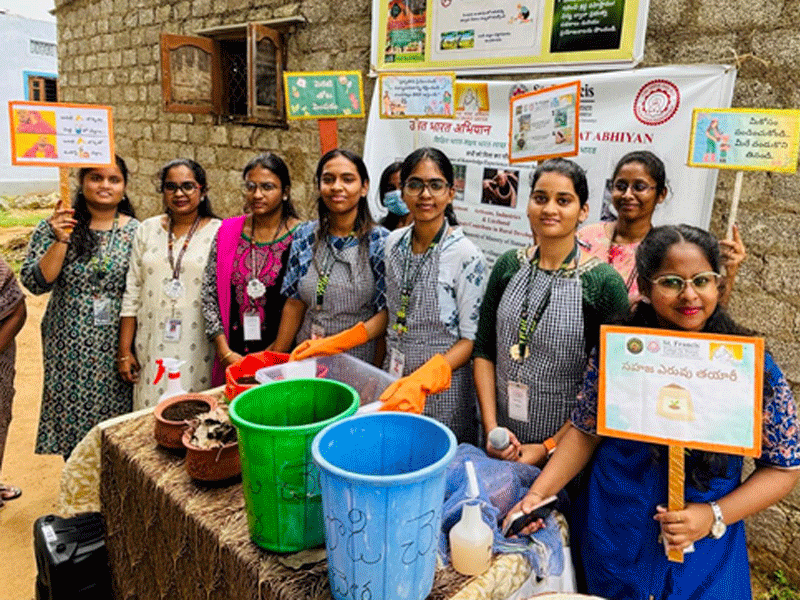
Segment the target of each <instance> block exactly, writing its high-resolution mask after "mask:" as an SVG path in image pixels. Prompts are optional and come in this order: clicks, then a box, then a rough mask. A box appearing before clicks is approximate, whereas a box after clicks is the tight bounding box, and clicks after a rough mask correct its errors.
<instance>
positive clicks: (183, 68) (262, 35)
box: [161, 17, 305, 127]
mask: <svg viewBox="0 0 800 600" xmlns="http://www.w3.org/2000/svg"><path fill="white" fill-rule="evenodd" d="M300 22H305V21H304V19H302V18H300V17H292V18H290V19H281V20H277V21H273V22H270V23H268V24H269V25H270V27H268V26H267V24H265V23H248V24H242V25H230V26H226V27H220V28H216V29H210V30H206V31H201V32H199V33H201V34H203V35H202V36H197V37H194V36H178V35H171V34H162V35H161V76H162V94H163V99H164V108H165V110H167V111H170V112H195V113H205V114H215V115H220V116H221V117H223V118H225V119H227V120H228V121H231V122H238V123H247V124H253V125H271V126H279V127H285V126H286V114H285V106H284V99H283V68H284V65H285V64H286V47H285V44H284V38H283V36H284V31H287V27H288V26H290V25H293V24H296V23H300ZM278 28H281V29H282V30H283V31H281V30H279V29H278Z"/></svg>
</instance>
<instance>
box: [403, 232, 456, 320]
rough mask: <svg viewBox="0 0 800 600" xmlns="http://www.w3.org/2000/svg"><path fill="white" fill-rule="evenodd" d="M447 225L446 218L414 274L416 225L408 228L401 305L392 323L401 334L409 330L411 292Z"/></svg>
mask: <svg viewBox="0 0 800 600" xmlns="http://www.w3.org/2000/svg"><path fill="white" fill-rule="evenodd" d="M447 225H448V223H447V219H445V220H444V221H443V222H442V226H441V227H440V228H439V231H438V232H437V233H436V235H435V236H433V239H432V240H431V243H430V244H429V245H428V247H427V248H426V249H425V254H423V255H422V259H421V260H420V261H419V263H417V268H416V269H415V270H414V273H413V274H410V273H409V266H410V263H411V243H412V240H411V234H412V231H413V230H414V227H410V228H409V230H408V238H409V239H408V252H406V255H405V257H403V277H402V283H401V285H400V307H399V308H398V309H397V313H396V316H397V320H396V321H395V324H394V325H392V329H394V330H395V331H396V332H397V333H399V334H401V335H402V334H403V333H405V332H406V331H408V325H407V324H406V322H407V319H408V306H409V304H411V292H413V291H414V286H415V285H416V284H417V279H419V275H420V273H421V272H422V267H423V266H424V264H425V262H426V261H427V260H428V258H429V257H430V255H431V254H432V253H433V251H434V249H435V248H436V246H438V245H439V242H440V241H441V239H442V236H443V235H444V232H445V231H446V230H447Z"/></svg>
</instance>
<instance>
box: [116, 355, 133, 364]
mask: <svg viewBox="0 0 800 600" xmlns="http://www.w3.org/2000/svg"><path fill="white" fill-rule="evenodd" d="M131 358H133V357H132V356H131V355H130V354H128V355H126V356H120V357H119V358H118V359H117V362H127V361H129V360H130V359H131Z"/></svg>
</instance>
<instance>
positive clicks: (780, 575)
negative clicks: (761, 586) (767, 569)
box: [758, 569, 800, 600]
mask: <svg viewBox="0 0 800 600" xmlns="http://www.w3.org/2000/svg"><path fill="white" fill-rule="evenodd" d="M767 585H768V589H767V591H766V592H764V593H763V594H761V595H760V596H759V597H758V600H800V590H798V589H797V587H796V586H795V585H793V584H792V582H791V581H789V580H788V579H787V578H786V575H785V574H784V572H783V571H781V570H780V569H778V570H777V571H773V572H772V573H771V574H769V575H768V576H767Z"/></svg>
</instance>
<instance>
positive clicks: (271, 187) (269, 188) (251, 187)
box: [242, 181, 278, 194]
mask: <svg viewBox="0 0 800 600" xmlns="http://www.w3.org/2000/svg"><path fill="white" fill-rule="evenodd" d="M277 189H278V186H277V185H275V184H274V183H272V182H271V181H263V182H261V183H256V182H255V181H245V182H244V183H243V184H242V191H243V192H245V193H246V194H254V193H255V192H256V190H261V191H262V192H263V193H264V194H270V193H272V192H274V191H275V190H277Z"/></svg>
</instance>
